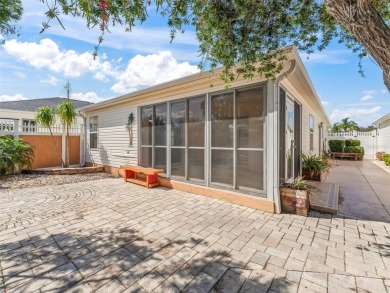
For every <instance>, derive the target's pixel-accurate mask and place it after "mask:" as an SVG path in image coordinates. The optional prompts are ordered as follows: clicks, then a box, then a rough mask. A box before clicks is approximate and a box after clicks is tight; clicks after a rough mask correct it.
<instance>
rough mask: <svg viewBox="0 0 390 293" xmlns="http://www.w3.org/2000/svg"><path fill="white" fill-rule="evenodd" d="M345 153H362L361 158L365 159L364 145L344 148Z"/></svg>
mask: <svg viewBox="0 0 390 293" xmlns="http://www.w3.org/2000/svg"><path fill="white" fill-rule="evenodd" d="M344 153H361V155H360V156H359V160H363V157H364V147H361V146H348V147H345V148H344Z"/></svg>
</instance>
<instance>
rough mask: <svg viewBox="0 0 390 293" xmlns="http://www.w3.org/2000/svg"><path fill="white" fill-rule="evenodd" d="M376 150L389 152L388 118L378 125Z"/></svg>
mask: <svg viewBox="0 0 390 293" xmlns="http://www.w3.org/2000/svg"><path fill="white" fill-rule="evenodd" d="M378 151H382V152H386V153H390V119H389V120H387V121H385V122H383V123H381V124H380V125H379V136H378Z"/></svg>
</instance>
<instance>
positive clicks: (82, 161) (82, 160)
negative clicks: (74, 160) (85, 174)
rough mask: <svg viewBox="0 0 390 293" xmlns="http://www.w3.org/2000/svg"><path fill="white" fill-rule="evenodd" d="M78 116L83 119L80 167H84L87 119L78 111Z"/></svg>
mask: <svg viewBox="0 0 390 293" xmlns="http://www.w3.org/2000/svg"><path fill="white" fill-rule="evenodd" d="M79 115H80V116H81V117H82V118H83V124H84V131H83V135H84V138H83V155H82V156H80V166H81V167H85V162H86V149H87V117H85V116H84V115H83V114H81V111H79Z"/></svg>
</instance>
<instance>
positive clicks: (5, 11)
mask: <svg viewBox="0 0 390 293" xmlns="http://www.w3.org/2000/svg"><path fill="white" fill-rule="evenodd" d="M22 14H23V6H22V1H21V0H1V1H0V35H3V36H9V35H13V34H17V33H18V29H17V27H16V26H15V23H16V22H17V21H18V20H20V18H21V17H22Z"/></svg>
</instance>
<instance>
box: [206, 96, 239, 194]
mask: <svg viewBox="0 0 390 293" xmlns="http://www.w3.org/2000/svg"><path fill="white" fill-rule="evenodd" d="M233 155H234V96H233V93H232V92H231V93H225V94H220V95H214V96H211V164H210V166H211V169H210V175H211V176H210V181H211V183H216V184H224V185H227V186H229V187H232V186H233V161H234V159H233Z"/></svg>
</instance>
